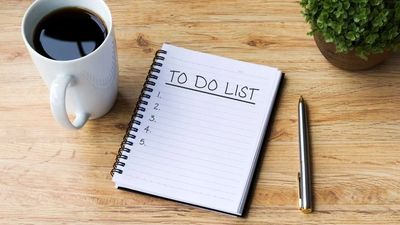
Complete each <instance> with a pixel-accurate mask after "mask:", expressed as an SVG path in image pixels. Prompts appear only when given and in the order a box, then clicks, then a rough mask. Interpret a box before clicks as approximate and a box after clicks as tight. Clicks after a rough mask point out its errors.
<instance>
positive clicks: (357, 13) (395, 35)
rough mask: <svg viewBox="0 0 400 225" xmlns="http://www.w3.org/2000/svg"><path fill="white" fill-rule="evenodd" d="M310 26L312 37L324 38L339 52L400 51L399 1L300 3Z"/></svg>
mask: <svg viewBox="0 0 400 225" xmlns="http://www.w3.org/2000/svg"><path fill="white" fill-rule="evenodd" d="M300 4H301V6H302V7H303V12H302V13H303V14H304V17H305V19H306V21H307V22H308V23H310V25H311V32H309V34H311V35H313V34H316V33H317V34H319V35H322V36H323V38H324V39H325V41H326V42H327V43H333V44H334V45H335V46H336V51H337V52H340V53H348V52H349V51H352V50H355V52H356V54H357V55H358V56H360V57H361V58H363V59H367V57H368V55H369V54H374V53H382V52H384V51H385V50H392V51H395V50H397V49H398V48H399V47H400V35H399V34H400V1H398V0H301V1H300Z"/></svg>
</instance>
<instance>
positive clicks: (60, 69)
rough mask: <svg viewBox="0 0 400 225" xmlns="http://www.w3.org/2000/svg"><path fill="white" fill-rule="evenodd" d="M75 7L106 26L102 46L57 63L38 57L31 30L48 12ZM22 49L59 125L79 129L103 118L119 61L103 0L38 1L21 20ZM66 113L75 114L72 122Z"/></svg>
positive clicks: (113, 93) (114, 93)
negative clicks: (46, 92)
mask: <svg viewBox="0 0 400 225" xmlns="http://www.w3.org/2000/svg"><path fill="white" fill-rule="evenodd" d="M66 7H78V8H81V9H84V10H88V11H90V12H93V13H94V14H96V15H97V16H98V17H99V18H100V19H102V20H103V22H104V24H105V26H106V27H107V31H108V33H107V36H106V38H105V39H104V41H103V43H102V44H101V45H100V46H99V47H98V48H97V49H95V50H94V51H93V52H91V53H89V54H88V55H86V56H83V57H80V58H77V59H72V60H66V61H59V60H54V59H50V58H47V57H45V56H42V55H41V54H39V53H38V52H37V51H36V50H35V49H34V45H33V35H34V29H35V28H36V26H37V25H38V23H39V22H40V21H41V19H42V18H44V17H45V16H46V15H48V14H49V13H51V12H54V11H56V10H58V9H62V8H66ZM21 28H22V36H23V40H24V42H25V46H26V48H27V49H28V52H29V54H30V56H31V58H32V60H33V62H34V64H35V65H36V67H37V69H38V70H39V73H40V75H41V77H42V79H43V80H44V82H45V83H46V85H47V86H48V88H49V90H50V106H51V111H52V113H53V116H54V118H55V119H56V121H58V122H59V123H60V124H61V125H62V126H64V127H66V128H70V129H79V128H81V127H82V126H83V125H85V123H86V122H87V120H88V119H96V118H99V117H101V116H103V115H105V114H106V113H107V112H108V111H109V110H110V109H111V108H112V106H113V105H114V102H115V100H116V97H117V93H118V61H117V52H116V45H115V36H114V30H113V26H112V18H111V12H110V9H109V8H108V7H107V5H106V4H105V2H104V1H103V0H68V1H65V0H37V1H35V2H34V3H33V4H32V5H31V6H30V7H29V8H28V10H27V11H26V13H25V15H24V18H23V20H22V26H21ZM68 114H74V115H75V119H74V121H73V122H71V121H70V120H69V118H68Z"/></svg>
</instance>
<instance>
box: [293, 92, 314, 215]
mask: <svg viewBox="0 0 400 225" xmlns="http://www.w3.org/2000/svg"><path fill="white" fill-rule="evenodd" d="M298 112H299V121H298V123H299V150H300V172H299V173H298V174H297V177H298V181H299V208H300V210H301V211H302V212H303V213H311V212H312V210H313V204H312V194H311V193H312V191H311V171H310V170H311V169H310V145H309V142H308V141H309V140H308V124H307V109H306V104H305V102H304V100H303V97H302V96H300V99H299V105H298Z"/></svg>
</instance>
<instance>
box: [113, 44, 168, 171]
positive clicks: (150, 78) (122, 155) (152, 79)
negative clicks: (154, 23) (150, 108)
mask: <svg viewBox="0 0 400 225" xmlns="http://www.w3.org/2000/svg"><path fill="white" fill-rule="evenodd" d="M163 54H164V55H165V54H167V51H165V50H161V49H160V50H158V51H157V52H156V54H155V56H154V58H153V63H152V64H151V66H150V69H149V72H148V74H147V77H146V81H145V82H144V84H143V88H142V91H141V93H140V96H139V100H138V102H137V103H136V107H135V110H134V111H133V114H132V117H131V121H130V122H129V124H128V128H127V130H126V133H125V136H124V139H123V141H122V143H121V147H120V148H119V150H118V154H117V156H116V157H115V163H114V166H113V169H112V170H111V172H110V173H111V176H114V174H115V173H119V174H122V173H123V172H124V171H123V169H122V168H121V167H124V166H125V163H124V162H122V161H121V159H123V160H127V159H128V158H129V156H128V153H130V152H131V150H130V149H129V148H127V147H126V145H129V146H132V145H133V141H130V140H128V138H129V139H131V140H134V139H136V136H135V135H134V134H131V132H130V131H133V132H138V130H139V129H138V128H137V127H134V125H137V126H140V124H141V122H140V119H142V118H143V114H141V113H140V112H144V111H146V105H147V104H148V102H147V101H146V100H145V99H150V98H151V96H150V95H149V94H146V92H153V88H151V86H155V85H156V80H157V79H158V76H157V75H156V74H158V73H160V69H158V68H157V67H161V66H162V65H163V64H162V63H161V62H159V61H164V59H165V57H164V56H162V55H163Z"/></svg>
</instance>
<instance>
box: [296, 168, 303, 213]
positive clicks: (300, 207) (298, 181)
mask: <svg viewBox="0 0 400 225" xmlns="http://www.w3.org/2000/svg"><path fill="white" fill-rule="evenodd" d="M300 180H301V175H300V172H297V184H298V185H299V209H302V208H303V206H302V196H301V193H302V191H301V183H300V182H301V181H300Z"/></svg>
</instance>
